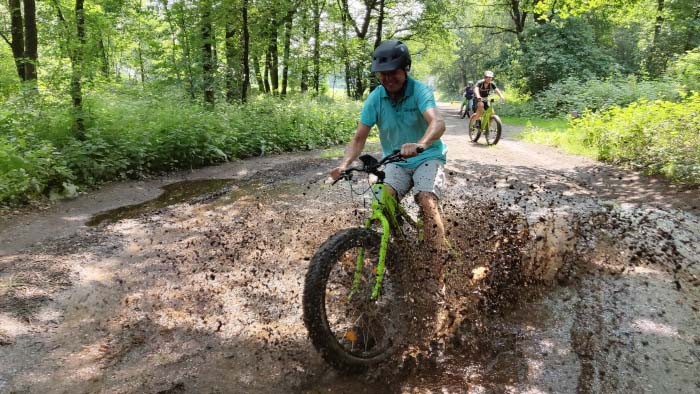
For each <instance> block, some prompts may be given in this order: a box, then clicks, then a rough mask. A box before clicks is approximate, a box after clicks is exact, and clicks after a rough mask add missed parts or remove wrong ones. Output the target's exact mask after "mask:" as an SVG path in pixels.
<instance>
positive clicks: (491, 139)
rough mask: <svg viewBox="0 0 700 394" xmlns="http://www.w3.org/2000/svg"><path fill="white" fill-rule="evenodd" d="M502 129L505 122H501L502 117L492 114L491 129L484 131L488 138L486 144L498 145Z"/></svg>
mask: <svg viewBox="0 0 700 394" xmlns="http://www.w3.org/2000/svg"><path fill="white" fill-rule="evenodd" d="M502 130H503V123H501V118H499V117H498V115H491V120H490V124H489V130H488V131H484V138H485V139H486V144H487V145H496V144H497V143H498V141H499V140H500V139H501V131H502Z"/></svg>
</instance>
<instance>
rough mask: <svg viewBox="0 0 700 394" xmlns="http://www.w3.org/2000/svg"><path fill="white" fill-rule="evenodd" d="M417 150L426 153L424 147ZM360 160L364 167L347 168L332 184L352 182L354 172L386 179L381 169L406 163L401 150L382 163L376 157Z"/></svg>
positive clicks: (386, 157) (363, 157)
mask: <svg viewBox="0 0 700 394" xmlns="http://www.w3.org/2000/svg"><path fill="white" fill-rule="evenodd" d="M416 150H417V151H418V153H423V152H424V151H425V149H424V148H422V147H418V148H417V149H416ZM359 159H360V161H362V167H350V168H346V169H345V170H343V171H342V172H341V173H340V176H339V177H338V179H336V180H335V181H333V183H332V184H333V185H335V184H336V183H337V182H338V181H339V180H341V179H347V180H351V179H352V173H353V172H366V173H368V174H373V175H376V176H378V177H379V178H381V179H384V172H383V171H381V170H379V168H380V167H382V166H384V165H386V164H390V163H396V162H400V161H406V158H405V157H403V156H401V150H399V149H396V150H394V151H393V152H391V153H390V154H388V155H387V156H385V157H384V158H383V159H382V160H380V161H377V159H375V158H374V156H371V155H362V156H360V157H359Z"/></svg>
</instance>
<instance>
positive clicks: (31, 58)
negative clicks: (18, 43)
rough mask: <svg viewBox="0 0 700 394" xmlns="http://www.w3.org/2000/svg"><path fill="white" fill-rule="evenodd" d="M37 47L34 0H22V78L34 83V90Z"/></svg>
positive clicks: (37, 58)
mask: <svg viewBox="0 0 700 394" xmlns="http://www.w3.org/2000/svg"><path fill="white" fill-rule="evenodd" d="M38 45H39V41H38V39H37V30H36V3H35V1H34V0H24V77H25V80H26V81H33V82H34V86H33V88H34V89H36V83H35V82H36V79H37V61H38V60H39V52H38V50H37V47H38Z"/></svg>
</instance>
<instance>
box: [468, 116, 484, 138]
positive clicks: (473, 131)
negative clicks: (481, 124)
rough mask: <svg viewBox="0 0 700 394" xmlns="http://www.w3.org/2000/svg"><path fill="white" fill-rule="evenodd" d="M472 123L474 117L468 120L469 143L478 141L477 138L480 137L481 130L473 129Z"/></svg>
mask: <svg viewBox="0 0 700 394" xmlns="http://www.w3.org/2000/svg"><path fill="white" fill-rule="evenodd" d="M474 122H475V121H474V116H473V115H472V116H471V117H470V118H469V140H470V141H471V142H476V141H478V140H479V137H480V136H481V129H479V128H477V127H475V125H474Z"/></svg>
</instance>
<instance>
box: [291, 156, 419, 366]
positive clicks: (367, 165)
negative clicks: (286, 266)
mask: <svg viewBox="0 0 700 394" xmlns="http://www.w3.org/2000/svg"><path fill="white" fill-rule="evenodd" d="M359 159H360V161H361V162H362V166H361V167H352V168H348V169H346V170H345V171H343V173H342V175H341V177H340V178H338V179H337V180H336V181H335V182H333V183H334V184H335V183H336V182H338V180H340V179H346V180H351V179H352V176H353V173H355V172H363V173H367V174H372V175H374V176H375V177H376V181H375V182H374V183H373V184H371V186H369V188H371V190H372V193H371V198H372V202H371V214H370V216H369V217H368V218H367V219H366V220H365V221H364V226H362V227H357V228H348V229H344V230H341V231H339V232H337V233H336V234H334V235H332V236H330V237H329V238H328V240H326V241H325V242H324V243H323V244H322V245H321V246H320V247H319V249H318V251H317V252H316V254H315V255H314V256H313V258H312V259H311V263H310V265H309V268H308V271H307V273H306V279H305V283H304V295H303V307H304V324H305V325H306V329H307V330H308V332H309V337H310V338H311V342H312V343H313V345H314V347H315V348H316V350H317V351H318V352H319V353H320V354H321V356H322V357H323V358H324V359H325V360H326V362H328V363H329V364H330V365H332V366H333V367H335V368H337V369H340V370H343V371H347V372H362V371H364V370H366V369H367V368H368V367H370V366H372V365H376V364H378V363H380V362H382V361H384V360H385V359H386V358H387V357H388V356H390V355H391V354H392V353H393V352H394V350H396V348H397V346H398V338H399V337H400V333H401V331H402V330H403V329H405V327H406V326H405V324H404V322H405V320H404V318H403V316H402V315H401V312H400V310H401V308H400V307H399V306H400V303H401V302H403V301H404V300H405V297H406V296H405V294H404V293H403V292H402V287H403V286H401V285H400V282H401V279H400V276H401V275H399V269H400V264H397V259H398V250H399V249H400V248H399V247H398V246H399V244H400V243H401V241H402V240H406V239H407V236H408V235H409V232H410V231H414V234H416V236H417V237H420V235H418V234H420V228H421V227H422V224H421V221H420V220H414V219H413V218H412V217H411V216H410V215H409V214H408V212H407V211H406V209H405V208H404V207H403V206H401V205H400V204H399V203H398V202H397V200H396V198H395V197H394V196H392V194H391V193H390V192H389V191H388V190H387V189H386V187H385V185H384V176H385V174H384V172H383V171H382V169H383V168H384V166H385V165H387V164H389V163H395V162H399V161H403V160H404V158H403V157H402V156H401V155H400V153H399V151H395V152H393V153H392V154H390V155H388V156H386V157H385V158H383V159H382V160H381V161H378V160H377V159H375V158H374V157H373V156H371V155H363V156H361V157H360V158H359ZM369 188H368V190H369ZM373 226H374V227H373Z"/></svg>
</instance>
